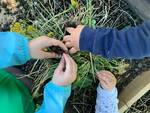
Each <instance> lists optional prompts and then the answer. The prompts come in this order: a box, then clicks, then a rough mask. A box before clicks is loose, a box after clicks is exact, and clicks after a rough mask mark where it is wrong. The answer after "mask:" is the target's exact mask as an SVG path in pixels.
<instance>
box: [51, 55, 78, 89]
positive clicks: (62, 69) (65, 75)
mask: <svg viewBox="0 0 150 113" xmlns="http://www.w3.org/2000/svg"><path fill="white" fill-rule="evenodd" d="M76 77H77V65H76V63H75V61H74V60H73V59H72V58H71V57H70V56H69V55H67V54H63V57H62V59H61V61H60V63H59V65H58V67H57V69H56V70H55V72H54V75H53V78H52V82H53V83H54V84H56V85H59V86H67V85H70V84H71V83H72V82H74V81H75V80H76Z"/></svg>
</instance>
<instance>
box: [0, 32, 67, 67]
mask: <svg viewBox="0 0 150 113" xmlns="http://www.w3.org/2000/svg"><path fill="white" fill-rule="evenodd" d="M52 45H54V46H55V45H57V46H60V47H61V48H63V49H64V50H67V48H66V47H65V45H64V44H63V43H62V42H60V41H58V40H55V39H52V38H48V37H45V36H42V37H39V38H36V39H33V40H31V41H28V39H27V38H26V37H24V36H22V35H19V34H17V33H13V32H0V68H5V67H9V66H13V65H21V64H24V63H25V62H27V61H28V60H29V59H30V58H35V59H43V58H54V57H56V56H57V54H56V53H54V52H44V51H43V49H44V48H45V47H49V46H52Z"/></svg>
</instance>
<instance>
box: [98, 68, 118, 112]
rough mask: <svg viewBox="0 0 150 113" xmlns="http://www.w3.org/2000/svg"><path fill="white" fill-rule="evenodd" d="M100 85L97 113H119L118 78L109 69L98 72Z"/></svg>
mask: <svg viewBox="0 0 150 113" xmlns="http://www.w3.org/2000/svg"><path fill="white" fill-rule="evenodd" d="M97 76H98V79H99V81H100V85H99V86H98V88H97V99H96V106H95V109H96V113H119V112H118V99H117V89H116V88H115V85H116V78H115V77H114V75H113V74H112V73H110V72H108V71H101V72H99V73H98V74H97Z"/></svg>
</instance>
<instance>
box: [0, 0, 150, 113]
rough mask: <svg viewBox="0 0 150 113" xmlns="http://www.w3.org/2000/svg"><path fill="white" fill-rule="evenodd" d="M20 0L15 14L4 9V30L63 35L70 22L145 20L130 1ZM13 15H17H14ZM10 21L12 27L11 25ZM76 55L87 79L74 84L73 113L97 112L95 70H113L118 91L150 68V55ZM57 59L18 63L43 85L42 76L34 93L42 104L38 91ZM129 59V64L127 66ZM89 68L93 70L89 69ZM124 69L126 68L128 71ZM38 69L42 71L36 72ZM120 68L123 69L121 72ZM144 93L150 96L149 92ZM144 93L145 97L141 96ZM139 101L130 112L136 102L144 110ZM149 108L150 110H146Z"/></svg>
mask: <svg viewBox="0 0 150 113" xmlns="http://www.w3.org/2000/svg"><path fill="white" fill-rule="evenodd" d="M50 2H51V3H50ZM20 3H21V4H20V6H21V7H20V10H19V11H18V12H17V13H16V14H9V13H7V12H4V11H3V12H4V13H3V15H5V16H4V17H6V18H7V19H6V18H5V19H4V20H5V21H3V23H0V25H1V26H2V27H1V31H7V30H10V31H15V32H18V33H21V34H23V35H26V36H28V37H30V38H35V37H38V36H40V35H47V36H50V37H52V36H55V37H58V39H62V38H63V35H64V32H65V29H64V28H65V27H66V26H70V24H71V25H72V24H73V25H74V24H75V25H78V24H84V25H88V26H90V27H96V26H98V27H115V28H118V29H122V28H124V27H128V26H134V25H136V24H139V23H141V22H142V20H141V19H140V18H139V17H138V16H137V15H136V14H135V13H133V12H132V11H131V10H130V8H129V7H128V4H127V3H125V2H123V1H119V0H111V1H110V0H93V2H91V0H87V1H84V0H81V2H79V7H78V8H76V7H77V6H73V5H72V6H71V3H70V1H69V0H67V1H63V0H62V1H60V0H45V3H43V2H42V1H40V0H37V1H36V2H35V1H28V2H26V1H21V2H20ZM60 6H61V7H60ZM12 17H13V18H15V19H12ZM72 20H73V21H72ZM16 22H17V23H16ZM68 22H70V24H69V25H66V24H68ZM10 25H11V27H8V26H10ZM39 31H41V32H39ZM73 58H74V59H75V60H76V61H77V63H78V66H79V69H80V70H78V76H79V77H82V76H83V74H84V76H85V77H84V80H85V82H80V81H79V80H80V79H81V78H78V81H77V82H76V83H75V84H74V90H73V91H72V96H71V97H70V99H69V101H68V103H67V107H66V109H67V110H66V111H71V113H94V109H95V100H96V87H97V81H96V80H95V76H93V75H94V73H95V71H96V70H101V69H106V70H110V71H112V72H114V73H115V74H116V77H117V79H118V85H117V88H118V89H119V92H121V91H122V90H123V89H124V87H126V86H127V85H128V84H129V83H130V82H131V81H132V80H133V79H134V78H135V77H136V76H138V75H139V74H140V73H142V72H143V71H146V70H149V69H150V65H149V64H150V59H149V58H145V59H143V60H127V61H124V60H122V59H119V60H114V61H108V60H106V59H103V58H99V57H96V56H92V55H91V54H87V53H78V54H76V55H74V56H73ZM43 62H44V63H43ZM58 62H59V59H55V60H53V61H52V60H44V61H39V60H38V61H29V62H28V63H27V64H25V65H23V66H22V67H19V68H21V69H22V70H23V71H25V72H26V74H27V75H28V76H30V77H33V79H35V78H37V76H35V74H34V73H36V74H37V75H38V76H40V77H41V78H40V79H42V84H40V85H39V83H40V82H41V80H40V79H35V85H34V86H35V87H34V89H33V91H34V94H33V96H34V97H36V98H35V101H36V103H37V104H40V103H41V100H42V96H40V94H39V92H42V91H43V88H42V87H43V85H44V84H45V83H47V82H48V81H49V80H50V78H51V76H52V73H53V71H54V69H55V68H56V66H57V63H58ZM84 62H86V63H84ZM97 62H100V64H97ZM126 63H128V64H129V67H128V68H127V69H126V66H127V65H126ZM33 64H34V65H33ZM96 64H97V65H96ZM101 64H102V65H101ZM49 66H50V67H51V68H50V69H49V68H48V67H49ZM120 66H121V67H123V68H122V70H121V69H120V68H119V67H120ZM93 67H94V68H93ZM102 67H103V68H102ZM88 69H89V70H90V71H88ZM124 69H126V72H125V73H124ZM37 70H40V71H38V72H37ZM120 70H121V72H119V71H120ZM81 72H84V73H81ZM47 73H48V74H47ZM123 73H124V74H123ZM120 74H121V75H120ZM49 75H51V76H49ZM45 76H46V77H45ZM91 79H92V81H91ZM37 97H38V98H37ZM144 97H146V98H147V99H149V98H150V97H149V93H148V94H146V95H145V96H144ZM144 97H142V99H143V98H144ZM139 101H140V100H139ZM144 102H145V104H144V106H147V107H148V106H149V101H144ZM138 103H139V102H137V103H136V104H134V105H133V107H131V109H129V110H128V111H127V113H133V109H132V108H136V106H137V108H136V109H138V110H137V111H140V110H141V113H143V112H142V110H143V108H142V107H138ZM139 106H142V105H139ZM134 112H135V109H134ZM144 112H145V111H144ZM146 112H149V111H148V110H147V111H146ZM146 112H145V113H146ZM69 113H70V112H69ZM137 113H138V112H137ZM139 113H140V112H139Z"/></svg>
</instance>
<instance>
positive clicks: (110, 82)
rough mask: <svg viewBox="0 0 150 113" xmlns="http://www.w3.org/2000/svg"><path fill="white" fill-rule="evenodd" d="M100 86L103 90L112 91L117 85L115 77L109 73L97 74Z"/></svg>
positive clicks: (101, 72)
mask: <svg viewBox="0 0 150 113" xmlns="http://www.w3.org/2000/svg"><path fill="white" fill-rule="evenodd" d="M97 77H98V79H99V82H100V85H101V87H102V88H103V89H105V90H109V91H111V90H112V89H113V88H114V87H115V86H116V83H117V80H116V78H115V76H114V75H113V74H112V73H111V72H109V71H100V72H97Z"/></svg>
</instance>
